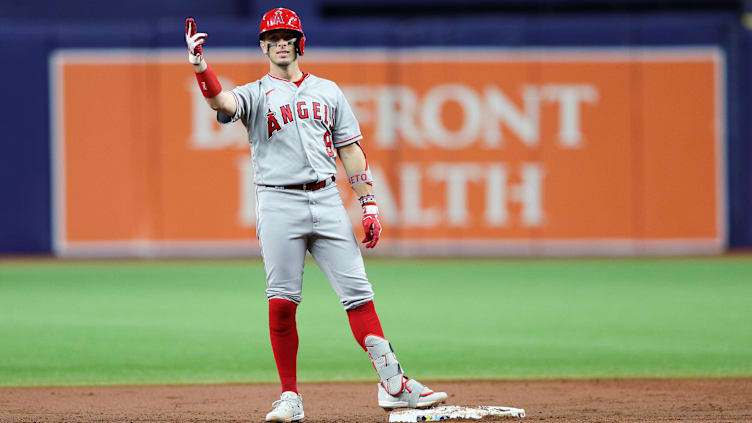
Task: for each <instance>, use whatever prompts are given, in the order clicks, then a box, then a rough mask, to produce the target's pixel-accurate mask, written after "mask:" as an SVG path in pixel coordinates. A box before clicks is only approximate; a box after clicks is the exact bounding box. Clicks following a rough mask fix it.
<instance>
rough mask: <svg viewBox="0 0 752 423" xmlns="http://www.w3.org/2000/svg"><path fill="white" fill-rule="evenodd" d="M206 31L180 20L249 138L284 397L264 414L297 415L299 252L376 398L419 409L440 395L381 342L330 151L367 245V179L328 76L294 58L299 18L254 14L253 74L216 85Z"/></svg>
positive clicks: (196, 59) (219, 98)
mask: <svg viewBox="0 0 752 423" xmlns="http://www.w3.org/2000/svg"><path fill="white" fill-rule="evenodd" d="M206 37H207V34H206V33H199V32H197V31H196V22H195V21H194V20H193V19H191V18H189V19H187V20H186V29H185V40H186V43H187V45H188V51H189V52H188V61H189V62H190V63H191V64H192V65H193V68H194V71H195V73H196V79H197V81H198V85H199V87H200V89H201V92H202V93H203V95H204V97H205V98H206V102H207V103H208V104H209V106H210V107H211V108H212V109H214V110H216V111H217V120H218V121H219V122H220V123H222V124H226V123H230V122H235V121H237V120H240V121H241V122H242V123H243V125H244V126H245V127H246V129H247V131H248V142H249V143H250V147H251V157H252V161H253V169H254V171H253V177H254V181H255V183H256V204H257V222H256V236H257V237H258V239H259V245H260V246H261V253H262V256H263V259H264V269H265V271H266V286H267V288H266V295H267V298H268V299H269V333H270V337H271V344H272V350H273V352H274V360H275V362H276V364H277V371H278V373H279V378H280V381H281V383H282V396H281V398H280V399H279V400H278V401H275V402H274V403H273V405H272V406H273V410H272V411H271V412H270V413H269V414H267V416H266V421H278V422H290V421H300V420H302V419H303V417H304V413H303V401H302V397H301V395H300V394H299V392H298V386H297V380H296V365H297V364H296V359H297V352H298V333H297V329H296V324H295V311H296V308H297V306H298V304H300V301H301V299H302V298H301V292H302V283H303V265H304V259H305V254H306V251H310V252H311V255H312V256H313V258H314V260H315V261H316V263H317V264H318V265H319V267H321V269H322V270H323V272H324V274H326V276H327V278H328V279H329V281H330V283H331V285H332V287H333V288H334V290H335V292H336V293H337V295H338V296H339V298H340V301H341V302H342V304H343V306H344V308H345V310H346V311H347V317H348V320H349V322H350V328H351V329H352V333H353V335H354V336H355V340H356V341H357V342H358V344H360V346H361V347H362V348H363V349H364V350H365V351H366V352H367V353H368V356H369V358H370V360H371V362H372V363H373V366H374V368H375V369H376V372H377V374H378V376H379V379H380V383H379V384H378V403H379V405H380V406H381V407H383V408H385V409H394V408H404V407H406V408H425V407H431V406H433V405H436V404H439V403H441V402H444V401H445V400H446V398H447V395H446V393H444V392H434V391H432V390H430V389H428V388H427V387H425V386H424V385H422V384H421V383H419V382H417V381H416V380H414V379H410V378H408V377H407V376H405V373H404V371H403V369H402V366H401V365H400V363H399V361H397V357H396V356H395V354H394V350H393V349H392V346H391V344H390V343H389V342H388V341H387V340H386V339H385V337H384V332H383V331H382V328H381V324H380V322H379V318H378V315H377V314H376V310H375V308H374V305H373V289H372V287H371V284H370V282H369V281H368V278H367V277H366V272H365V268H364V266H363V258H362V257H361V254H360V249H359V247H358V242H357V240H356V238H355V234H354V233H353V230H352V227H351V225H350V220H349V218H348V215H347V213H346V211H345V207H344V205H343V204H342V200H341V198H340V195H339V191H338V190H337V186H336V184H335V183H334V175H335V173H336V170H337V169H336V159H337V157H339V159H340V161H341V162H342V165H343V166H344V169H345V171H346V172H347V175H348V179H349V182H350V186H351V187H352V189H353V190H354V191H355V192H356V194H357V196H358V197H359V199H360V204H361V205H362V207H363V220H362V221H363V230H364V231H365V237H364V239H363V240H362V241H361V242H363V243H365V247H366V248H373V247H375V246H376V243H377V242H378V241H379V237H380V235H381V223H380V222H379V217H378V207H377V206H376V201H375V199H374V196H373V192H372V190H371V188H372V184H373V178H372V176H371V172H370V170H369V167H368V162H367V161H366V156H365V154H364V152H363V149H362V148H361V146H360V143H359V141H361V140H362V139H363V136H362V135H361V133H360V128H359V126H358V121H357V120H356V119H355V116H354V114H353V112H352V110H351V109H350V106H349V105H348V103H347V100H346V99H345V96H344V95H343V94H342V91H341V90H340V88H339V87H338V86H337V84H335V83H334V82H332V81H329V80H326V79H323V78H319V77H317V76H315V75H311V74H309V73H306V72H303V71H301V69H300V65H299V62H298V59H299V58H300V57H301V56H303V53H304V52H305V43H306V38H305V35H304V33H303V28H302V25H301V22H300V19H299V18H298V16H297V15H296V14H295V12H293V11H292V10H289V9H284V8H278V9H273V10H270V11H269V12H267V13H266V14H265V15H264V16H263V18H262V19H261V26H260V30H259V45H260V47H261V51H262V52H263V53H264V54H265V55H266V56H267V58H268V60H269V73H267V74H266V75H264V76H263V77H261V79H259V80H257V81H254V82H251V83H249V84H246V85H242V86H238V87H235V88H234V89H232V90H231V91H223V90H222V87H221V86H220V83H219V80H218V79H217V76H216V75H215V73H214V71H212V69H211V67H210V66H209V65H208V64H207V63H206V61H205V60H204V57H203V54H202V44H203V43H204V41H205V39H206Z"/></svg>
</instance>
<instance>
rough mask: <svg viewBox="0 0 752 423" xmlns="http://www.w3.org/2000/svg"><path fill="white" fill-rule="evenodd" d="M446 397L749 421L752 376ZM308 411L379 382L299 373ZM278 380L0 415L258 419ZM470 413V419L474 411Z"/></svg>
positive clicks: (159, 390)
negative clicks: (316, 378) (304, 379)
mask: <svg viewBox="0 0 752 423" xmlns="http://www.w3.org/2000/svg"><path fill="white" fill-rule="evenodd" d="M427 383H429V384H430V386H431V387H433V388H434V389H437V390H442V391H446V392H447V393H449V399H448V401H447V404H448V405H465V406H478V405H497V404H504V405H509V406H513V407H519V408H524V409H525V411H526V414H527V416H526V417H525V419H523V420H518V419H515V418H513V417H486V418H484V419H483V420H482V421H515V420H516V421H522V422H529V421H549V422H638V421H651V422H656V421H703V422H744V421H750V422H752V379H748V378H746V379H648V380H644V379H622V380H611V379H609V380H550V381H453V382H442V381H429V382H427ZM300 390H301V393H302V395H303V405H304V407H305V414H306V421H307V422H310V423H314V422H322V423H323V422H328V423H332V422H358V423H370V422H374V423H375V422H387V421H388V420H389V413H387V412H385V411H384V410H382V409H381V408H379V407H378V405H377V404H376V383H304V384H301V386H300ZM278 397H279V388H278V386H277V385H276V384H253V385H201V386H197V385H179V386H107V387H44V388H36V387H34V388H0V422H157V421H158V422H206V421H212V422H213V421H216V422H261V421H263V419H264V416H265V415H266V412H267V411H268V410H269V409H270V407H271V403H272V401H274V400H276V399H278ZM471 421H477V420H471Z"/></svg>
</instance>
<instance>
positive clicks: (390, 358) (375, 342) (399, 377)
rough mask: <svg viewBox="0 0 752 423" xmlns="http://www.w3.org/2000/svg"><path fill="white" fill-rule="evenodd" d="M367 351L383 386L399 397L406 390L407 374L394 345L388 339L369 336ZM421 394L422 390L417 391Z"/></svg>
mask: <svg viewBox="0 0 752 423" xmlns="http://www.w3.org/2000/svg"><path fill="white" fill-rule="evenodd" d="M364 343H365V346H366V351H368V356H369V357H370V358H371V363H373V367H374V368H375V369H376V373H378V374H379V378H380V379H381V385H382V386H383V387H384V389H385V390H386V391H387V392H388V393H389V395H392V396H397V395H399V393H400V392H402V389H403V388H404V382H403V379H404V376H405V372H404V371H402V366H400V364H399V361H397V356H396V355H394V350H393V349H392V345H391V344H390V343H389V341H387V340H386V339H384V338H382V337H379V336H376V335H368V336H366V339H365V342H364ZM417 391H418V394H420V390H417Z"/></svg>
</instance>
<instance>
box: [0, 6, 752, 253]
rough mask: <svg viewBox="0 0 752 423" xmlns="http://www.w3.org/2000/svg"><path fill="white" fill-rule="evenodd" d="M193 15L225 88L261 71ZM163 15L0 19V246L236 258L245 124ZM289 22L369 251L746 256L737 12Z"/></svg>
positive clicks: (247, 240) (246, 202)
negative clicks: (328, 113)
mask: <svg viewBox="0 0 752 423" xmlns="http://www.w3.org/2000/svg"><path fill="white" fill-rule="evenodd" d="M439 21H440V20H439ZM199 22H202V25H204V26H203V27H202V30H206V31H207V32H209V33H210V34H211V36H210V41H208V43H209V46H208V47H207V57H208V58H209V59H211V61H212V63H213V64H215V66H214V67H215V68H216V69H217V70H218V72H219V74H220V75H221V76H222V77H224V78H226V79H225V80H224V84H225V86H226V87H229V86H231V85H233V84H234V83H241V82H245V81H247V80H250V79H253V78H255V77H257V76H258V75H261V74H263V72H264V70H265V66H264V63H263V61H262V60H261V59H262V57H259V55H258V54H257V52H256V50H255V49H248V48H247V45H248V44H252V43H253V39H254V38H255V31H254V30H253V28H249V27H248V26H247V25H245V24H244V23H240V22H233V21H219V20H207V21H199ZM180 24H181V23H180V22H177V21H176V22H161V23H160V24H158V25H142V26H137V27H135V28H134V27H133V26H126V25H123V26H118V25H114V26H113V25H108V26H102V27H96V26H95V27H93V28H92V27H83V26H79V25H72V26H66V25H59V26H55V27H54V28H44V27H41V26H34V25H31V26H26V27H25V28H24V32H22V33H19V32H18V31H15V30H14V29H19V26H17V25H16V26H13V25H11V26H8V25H5V26H2V27H0V32H3V33H5V35H7V36H9V37H11V38H13V37H16V38H18V40H17V41H18V42H17V43H14V42H12V43H10V45H11V46H12V47H10V48H9V49H10V52H11V54H12V55H13V57H14V58H16V59H17V61H19V62H20V63H22V64H25V66H20V68H21V69H23V70H21V69H4V70H3V71H2V72H3V73H5V74H6V76H11V77H12V78H15V80H18V81H25V83H23V84H21V83H19V84H14V85H13V86H11V87H10V88H9V89H10V92H11V94H14V93H17V94H18V95H15V96H13V95H12V96H11V97H13V98H18V99H19V103H20V104H18V105H16V107H12V108H11V107H8V106H5V107H4V113H3V116H4V119H8V123H7V124H6V125H5V126H6V127H7V128H9V130H8V132H7V137H8V138H7V142H5V141H4V142H3V143H2V147H1V148H2V152H3V154H2V156H0V157H1V158H0V160H2V161H3V166H2V169H3V170H2V172H7V176H8V177H7V178H6V179H5V180H12V181H14V182H13V183H12V184H6V185H4V186H3V187H2V188H1V189H2V191H3V192H2V193H0V194H2V198H4V199H6V201H7V204H13V205H14V207H3V208H2V211H0V214H2V215H0V231H2V235H3V236H2V237H0V251H4V252H35V251H36V252H45V251H55V252H57V253H58V254H61V255H74V256H75V255H116V256H119V255H137V256H154V255H174V254H178V255H194V254H199V255H202V254H210V255H220V256H224V255H238V254H239V255H245V254H247V253H248V251H254V250H255V237H254V236H253V232H254V222H255V220H254V217H255V216H254V214H253V211H254V206H253V195H252V192H253V184H252V181H251V180H250V172H249V170H248V165H249V159H248V147H247V144H246V143H245V137H244V135H243V131H242V127H240V126H239V125H235V127H230V128H226V129H225V128H223V129H220V128H218V127H216V126H214V123H213V122H212V116H211V113H210V111H209V110H208V109H207V108H204V107H202V106H203V105H202V104H201V102H202V99H201V98H200V96H199V95H198V92H197V90H193V89H192V88H193V87H192V84H194V82H193V81H192V75H191V74H190V68H187V67H186V66H185V65H184V64H183V63H182V61H183V59H184V58H183V53H182V50H181V48H182V47H181V45H180V44H181V43H182V39H181V37H182V36H181V35H180V32H179V30H180V28H181V25H180ZM437 24H441V25H437ZM175 28H178V32H177V33H178V35H177V36H176V35H175V32H176V30H175ZM306 32H307V35H308V40H309V49H307V51H308V52H309V54H307V55H306V57H305V61H304V63H305V69H306V70H309V71H311V72H314V73H316V74H318V75H321V76H324V77H328V78H331V79H334V80H336V81H338V82H339V83H340V85H341V86H342V87H343V89H344V91H345V92H346V94H347V96H348V98H349V100H350V101H351V103H352V104H353V107H354V109H355V112H356V115H358V117H359V119H360V121H361V124H362V129H363V132H364V135H365V138H366V141H365V145H366V146H367V151H368V153H369V159H370V160H371V161H372V163H373V164H374V170H375V171H376V172H375V173H376V176H377V181H378V185H377V194H378V196H379V199H380V205H381V208H382V212H383V217H384V221H385V222H384V223H385V228H386V229H385V235H386V236H385V239H384V241H385V242H384V244H385V245H384V247H385V248H383V249H382V253H383V252H388V253H389V254H405V255H412V254H447V255H455V254H469V255H497V254H593V253H602V254H646V253H647V254H650V253H673V254H679V253H717V252H720V251H723V250H725V248H726V247H727V245H731V246H746V245H750V244H752V228H750V227H749V226H750V225H749V222H748V217H747V216H748V215H749V211H750V210H752V207H750V204H749V203H750V202H751V201H752V200H750V199H751V198H752V196H751V195H750V193H749V190H750V183H749V179H750V174H749V168H750V167H749V163H750V162H752V160H750V148H749V146H748V145H747V144H748V143H746V142H745V140H746V139H748V137H745V134H749V132H750V127H749V119H744V112H745V111H748V110H749V109H748V108H745V107H746V103H745V102H746V97H745V96H744V95H743V94H744V93H745V92H747V91H748V90H749V83H748V76H747V75H742V71H743V70H744V69H746V68H745V66H747V63H746V61H748V59H747V58H746V57H744V55H743V54H741V52H742V49H743V48H744V47H745V46H746V45H749V37H748V35H747V33H746V32H744V31H743V30H742V29H740V28H739V27H738V22H736V20H735V17H732V16H725V15H708V16H701V17H698V16H670V17H668V16H663V17H655V16H646V17H640V18H636V17H631V18H614V17H595V16H587V17H578V16H568V17H566V18H550V19H549V18H545V19H543V18H535V19H533V18H530V17H524V18H509V19H474V20H469V19H464V20H463V19H460V20H454V21H452V22H450V23H449V22H443V21H440V22H437V20H436V19H433V20H432V19H426V20H425V21H417V20H416V21H411V22H410V23H409V25H406V26H404V27H401V28H395V27H394V26H390V25H387V24H384V23H383V22H371V23H370V24H365V23H361V24H360V25H358V26H357V28H356V27H353V25H349V26H348V25H341V26H340V25H336V26H332V25H329V26H324V25H319V26H317V25H316V24H313V25H310V26H308V27H306ZM21 35H23V37H21ZM403 39H404V40H416V41H415V44H416V45H418V46H422V47H421V49H420V51H418V52H417V54H416V51H414V50H413V49H411V48H405V45H404V42H401V41H400V40H403ZM463 40H474V41H475V42H474V43H473V45H472V46H471V47H468V46H463V45H462V44H463V42H466V41H463ZM356 46H367V47H368V50H367V51H366V52H364V51H361V50H360V47H356ZM385 46H386V47H385ZM396 46H399V48H397V47H396ZM40 65H43V68H42V70H40ZM480 69H486V71H485V72H483V71H480ZM479 75H482V76H479ZM22 91H23V92H28V93H27V95H20V94H21V92H22ZM29 110H32V111H33V112H28V111H29ZM11 122H12V123H11ZM340 179H343V178H340ZM343 192H345V193H347V194H346V195H345V197H346V198H345V200H346V204H347V205H352V206H353V207H352V210H351V211H352V214H353V216H356V215H357V207H355V204H354V200H352V199H351V198H349V191H348V190H347V189H343ZM356 230H359V229H356ZM390 243H391V245H389V244H390Z"/></svg>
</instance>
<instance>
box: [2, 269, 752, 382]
mask: <svg viewBox="0 0 752 423" xmlns="http://www.w3.org/2000/svg"><path fill="white" fill-rule="evenodd" d="M366 265H367V270H368V275H369V278H370V279H371V281H372V282H373V285H374V288H375V291H376V307H377V310H378V311H379V314H380V318H381V321H382V325H383V326H384V330H385V332H386V334H387V336H388V337H389V339H390V340H391V341H392V344H393V345H394V347H395V350H396V351H397V354H398V357H399V358H400V360H401V362H402V363H403V365H404V367H405V368H406V370H407V371H408V374H409V375H411V376H413V377H417V378H419V379H456V378H484V379H486V378H490V379H496V378H560V377H562V378H593V377H735V376H747V377H748V376H752V329H750V328H751V327H752V305H750V300H751V299H752V260H751V259H749V258H747V257H739V258H720V259H694V260H690V259H616V260H606V259H589V260H575V259H569V260H564V259H562V260H532V259H531V260H473V261H467V260H465V261H462V260H422V261H416V260H409V261H408V260H405V261H399V260H379V259H369V260H367V263H366ZM264 288H265V284H264V275H263V266H262V265H261V263H260V262H258V261H190V262H189V261H115V262H80V261H71V262H63V261H7V260H6V261H0V385H4V386H20V385H75V384H140V383H213V382H274V381H276V380H277V374H276V370H275V367H274V361H273V358H272V354H271V348H270V346H269V340H268V328H267V315H266V298H265V296H264ZM303 297H304V301H303V303H302V305H301V306H300V307H299V309H298V329H299V332H300V343H301V347H300V352H299V355H298V357H299V371H298V375H299V379H300V380H301V381H321V380H375V374H374V372H373V368H372V367H371V366H370V364H369V362H368V359H367V357H366V356H365V353H363V352H362V350H360V349H359V347H358V346H357V344H356V343H355V341H354V340H353V339H352V335H351V333H350V330H349V327H348V324H347V318H346V315H345V312H344V311H343V310H342V307H341V305H340V304H339V301H338V299H337V298H336V295H335V294H334V292H333V291H332V289H331V287H330V286H329V284H328V282H327V281H326V279H325V278H324V276H323V274H322V273H321V271H320V270H318V268H317V267H316V266H315V264H313V263H308V265H307V267H306V274H305V283H304V293H303Z"/></svg>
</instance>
